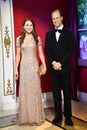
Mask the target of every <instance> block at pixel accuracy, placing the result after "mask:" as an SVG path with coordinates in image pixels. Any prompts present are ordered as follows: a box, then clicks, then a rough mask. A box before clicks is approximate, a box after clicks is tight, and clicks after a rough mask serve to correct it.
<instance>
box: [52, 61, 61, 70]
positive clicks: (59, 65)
mask: <svg viewBox="0 0 87 130" xmlns="http://www.w3.org/2000/svg"><path fill="white" fill-rule="evenodd" d="M52 65H53V68H54V69H55V70H62V65H61V63H60V62H56V61H53V62H52Z"/></svg>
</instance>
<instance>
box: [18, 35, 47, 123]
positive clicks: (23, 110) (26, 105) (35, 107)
mask: <svg viewBox="0 0 87 130" xmlns="http://www.w3.org/2000/svg"><path fill="white" fill-rule="evenodd" d="M41 44H42V43H41V39H40V37H39V42H38V45H36V43H35V41H34V39H33V38H25V40H24V43H23V44H22V45H21V46H20V43H19V37H17V40H16V46H17V47H20V49H21V54H22V57H21V62H20V75H19V78H20V79H19V118H18V124H20V125H21V124H31V125H39V124H42V123H43V122H44V121H45V116H44V109H43V104H42V95H41V85H40V77H39V75H38V73H37V71H38V67H39V66H38V60H37V56H36V48H37V46H39V45H41Z"/></svg>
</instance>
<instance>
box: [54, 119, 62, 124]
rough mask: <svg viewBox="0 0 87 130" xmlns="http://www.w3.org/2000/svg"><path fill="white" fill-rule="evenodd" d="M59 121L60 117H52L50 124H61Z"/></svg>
mask: <svg viewBox="0 0 87 130" xmlns="http://www.w3.org/2000/svg"><path fill="white" fill-rule="evenodd" d="M61 123H62V119H58V118H54V119H53V120H52V124H54V125H61Z"/></svg>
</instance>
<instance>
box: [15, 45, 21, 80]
mask: <svg viewBox="0 0 87 130" xmlns="http://www.w3.org/2000/svg"><path fill="white" fill-rule="evenodd" d="M19 63H20V47H17V53H16V66H15V72H14V74H15V78H16V80H17V79H18V66H19Z"/></svg>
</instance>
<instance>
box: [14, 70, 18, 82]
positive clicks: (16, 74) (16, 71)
mask: <svg viewBox="0 0 87 130" xmlns="http://www.w3.org/2000/svg"><path fill="white" fill-rule="evenodd" d="M14 76H15V79H16V80H18V70H15V72H14Z"/></svg>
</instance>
